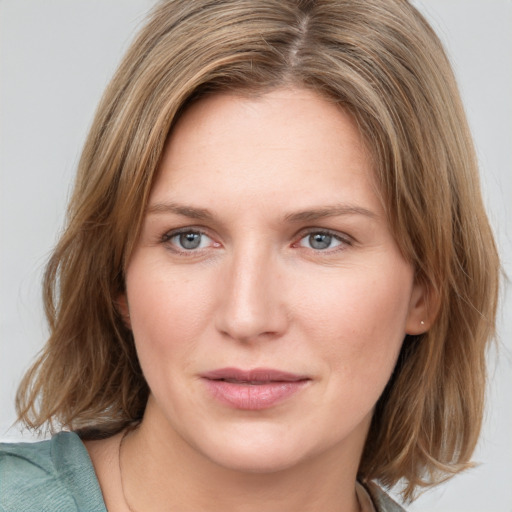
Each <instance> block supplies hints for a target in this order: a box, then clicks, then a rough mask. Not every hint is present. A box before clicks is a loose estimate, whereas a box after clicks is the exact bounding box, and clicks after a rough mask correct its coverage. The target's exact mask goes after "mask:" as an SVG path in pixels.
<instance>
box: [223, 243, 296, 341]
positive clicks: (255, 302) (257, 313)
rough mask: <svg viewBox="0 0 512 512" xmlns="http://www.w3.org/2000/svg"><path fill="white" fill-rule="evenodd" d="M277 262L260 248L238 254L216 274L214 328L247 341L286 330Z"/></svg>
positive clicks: (285, 316)
mask: <svg viewBox="0 0 512 512" xmlns="http://www.w3.org/2000/svg"><path fill="white" fill-rule="evenodd" d="M280 268H281V266H280V262H278V261H277V258H276V257H273V255H272V254H269V251H266V250H264V249H261V248H260V249H259V250H257V249H254V248H253V250H247V251H239V253H238V254H234V255H233V257H232V258H230V260H229V261H226V268H225V269H224V270H225V272H222V275H220V276H219V277H220V281H221V284H220V286H219V294H220V296H219V303H218V304H219V307H218V309H217V314H216V328H217V329H218V331H220V332H221V333H222V334H223V335H224V336H227V337H229V338H231V339H234V340H238V341H242V342H251V341H255V340H262V339H274V338H278V337H280V336H281V335H282V334H284V332H285V331H286V329H287V327H288V315H287V309H286V304H285V301H284V279H283V275H282V272H281V271H280Z"/></svg>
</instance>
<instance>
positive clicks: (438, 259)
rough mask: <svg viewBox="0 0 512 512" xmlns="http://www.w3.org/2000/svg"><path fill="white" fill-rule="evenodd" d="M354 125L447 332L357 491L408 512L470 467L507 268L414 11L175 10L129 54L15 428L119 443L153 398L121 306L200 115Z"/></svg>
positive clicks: (98, 134)
mask: <svg viewBox="0 0 512 512" xmlns="http://www.w3.org/2000/svg"><path fill="white" fill-rule="evenodd" d="M289 85H292V86H297V87H304V88H307V89H311V90H313V91H316V92H317V93H318V94H320V95H322V96H324V97H326V98H329V99H330V100H331V101H334V102H336V103H338V104H339V105H341V106H342V107H343V108H345V109H346V110H347V111H349V112H350V113H351V114H352V115H353V116H354V118H355V120H356V121H357V124H358V126H359V129H360V131H361V133H362V134H363V136H364V138H365V140H366V142H367V146H368V150H369V152H370V153H371V155H372V157H373V162H374V167H375V174H376V179H377V182H378V185H379V191H380V194H381V195H382V200H383V202H384V205H385V207H386V212H387V215H388V220H389V224H390V226H391V229H392V231H393V234H394V236H395V238H396V241H397V243H398V245H399V247H400V249H401V251H402V253H403V255H404V257H405V258H406V259H407V260H409V261H410V262H411V263H412V264H413V265H414V268H415V269H416V279H418V280H421V281H422V282H424V283H425V285H426V286H427V289H428V290H429V294H430V297H431V298H432V297H433V298H435V300H432V308H434V309H435V310H436V311H433V312H432V316H435V321H434V322H433V324H432V325H431V327H430V329H429V330H428V332H426V333H425V334H423V335H420V336H407V337H406V339H405V340H404V344H403V348H402V351H401V354H400V357H399V360H398V363H397V366H396V369H395V371H394V373H393V376H392V378H391V381H390V383H389V384H388V386H387V388H386V389H385V391H384V393H383V395H382V397H381V398H380V400H379V402H378V404H377V406H376V410H375V414H374V418H373V422H372V425H371V428H370V432H369V435H368V439H367V442H366V446H365V450H364V453H363V455H362V459H361V462H360V468H359V478H361V479H363V480H365V479H366V480H369V479H377V480H379V481H380V482H381V483H382V484H384V485H387V486H391V485H393V484H395V483H396V482H398V480H399V479H401V478H404V479H405V481H406V486H405V490H404V496H405V498H411V497H412V496H413V492H414V490H415V488H416V487H417V486H425V485H432V484H434V483H436V482H438V481H439V480H441V479H442V478H446V477H447V476H449V475H451V474H454V473H455V472H457V471H460V470H461V469H463V468H465V467H467V466H468V464H469V459H470V456H471V454H472V452H473V450H474V447H475V444H476V441H477V438H478V434H479V431H480V426H481V419H482V409H483V398H484V389H485V349H486V346H487V344H488V342H489V340H490V339H491V337H492V335H493V332H494V323H495V314H496V302H497V291H498V274H499V261H498V257H497V252H496V248H495V244H494V240H493V236H492V233H491V230H490V227H489V223H488V220H487V217H486V214H485V211H484V207H483V204H482V199H481V195H480V190H479V179H478V172H477V163H476V158H475V152H474V149H473V145H472V141H471V136H470V133H469V129H468V126H467V122H466V119H465V115H464V111H463V108H462V105H461V101H460V98H459V93H458V90H457V86H456V83H455V79H454V76H453V73H452V70H451V68H450V65H449V62H448V60H447V57H446V55H445V53H444V51H443V48H442V45H441V43H440V42H439V40H438V38H437V36H436V35H435V34H434V32H433V31H432V29H431V27H430V26H429V25H428V23H427V22H426V21H425V19H424V18H423V17H422V16H421V15H420V14H419V13H418V11H417V10H416V9H415V8H414V7H413V6H411V5H410V4H409V3H408V2H407V1H405V0H316V1H315V0H258V1H257V2H254V1H253V0H194V1H187V0H169V1H164V2H160V3H159V4H158V5H157V6H156V7H155V9H154V10H153V12H152V15H151V16H150V18H149V21H148V23H147V24H146V26H145V27H144V28H143V29H142V31H141V32H140V34H139V35H138V37H137V39H136V40H135V42H134V43H133V44H132V46H131V48H130V49H129V51H128V52H127V54H126V56H125V58H124V60H123V61H122V63H121V65H120V67H119V69H118V71H117V72H116V74H115V76H114V78H113V80H112V82H111V83H110V85H109V86H108V88H107V90H106V92H105V95H104V97H103V99H102V101H101V103H100V106H99V109H98V111H97V113H96V117H95V120H94V122H93V125H92V128H91V131H90V133H89V136H88V139H87V142H86V144H85V148H84V150H83V154H82V157H81V160H80V163H79V168H78V174H77V179H76V184H75V189H74V193H73V195H72V198H71V201H70V205H69V210H68V221H67V227H66V230H65V232H64V234H63V235H62V237H61V239H60V241H59V243H58V245H57V247H56V249H55V251H54V253H53V255H52V257H51V259H50V261H49V263H48V267H47V270H46V274H45V279H44V300H45V307H46V315H47V317H48V322H49V327H50V337H49V340H48V342H47V344H46V346H45V348H44V350H43V352H42V354H41V355H40V357H39V359H38V360H37V361H36V363H35V364H34V366H33V367H32V368H31V369H30V370H29V371H28V372H27V374H26V376H25V377H24V379H23V381H22V383H21V386H20V388H19V391H18V396H17V408H18V414H19V418H20V420H22V421H23V422H24V423H25V424H26V425H28V426H29V427H32V428H41V427H43V426H44V425H49V426H50V428H53V427H54V426H55V425H60V426H64V427H67V428H70V429H84V428H89V429H90V428H92V427H94V428H96V429H99V430H100V431H103V432H106V433H113V432H115V431H118V430H120V429H121V428H123V427H124V426H125V425H127V424H129V423H131V422H135V421H139V420H140V419H141V417H142V414H143V412H144V407H145V404H146V401H147V398H148V386H147V384H146V382H145V380H144V377H143V375H142V372H141V369H140V367H139V364H138V361H137V355H136V352H135V348H134V343H133V338H132V334H131V332H130V330H129V329H128V328H127V327H126V326H125V324H124V323H123V319H122V317H121V315H120V314H119V312H118V308H117V305H116V301H117V300H118V298H119V296H120V295H121V294H122V293H123V290H124V271H125V269H126V266H127V263H128V262H129V260H130V255H131V253H132V250H133V247H134V244H135V243H136V242H137V239H138V235H139V231H140V227H141V222H142V220H143V218H144V215H145V209H146V205H147V200H148V195H149V192H150V190H151V186H152V183H153V180H154V177H155V172H156V170H157V168H158V165H159V161H160V158H161V155H162V149H163V147H164V144H165V141H166V139H167V137H168V135H169V133H170V131H171V129H172V127H173V125H174V124H175V123H176V121H177V119H178V117H179V116H180V114H181V113H182V112H183V111H184V110H185V109H186V107H187V105H189V104H190V103H191V102H192V101H194V100H195V99H197V98H199V97H201V96H203V95H205V94H215V93H221V92H225V91H243V92H244V93H249V94H251V93H258V92H265V91H266V90H270V89H272V88H275V87H279V86H289Z"/></svg>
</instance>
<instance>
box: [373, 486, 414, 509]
mask: <svg viewBox="0 0 512 512" xmlns="http://www.w3.org/2000/svg"><path fill="white" fill-rule="evenodd" d="M364 488H365V490H366V491H367V492H368V494H369V495H370V497H371V500H372V502H373V505H374V507H375V510H376V511H377V512H406V511H405V509H404V508H403V507H401V506H400V505H399V504H398V503H397V502H396V501H395V500H393V499H392V498H391V497H390V496H389V495H388V494H386V493H385V492H384V491H383V490H382V489H381V488H380V487H379V486H378V485H377V484H376V483H375V482H365V483H364Z"/></svg>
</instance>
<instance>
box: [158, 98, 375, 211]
mask: <svg viewBox="0 0 512 512" xmlns="http://www.w3.org/2000/svg"><path fill="white" fill-rule="evenodd" d="M221 189H229V190H231V191H232V194H233V195H235V196H236V195H238V196H239V197H240V199H242V198H243V197H244V195H245V194H247V193H250V195H252V196H254V195H258V194H262V195H263V194H264V195H265V196H266V197H272V198H273V199H275V200H279V201H283V199H284V198H283V195H284V194H285V193H286V195H287V197H290V195H293V194H296V195H298V194H299V192H300V193H302V196H304V197H307V192H309V194H310V195H311V197H312V198H314V200H315V201H322V202H325V203H333V202H336V201H339V200H341V199H344V200H348V199H350V198H349V197H348V196H350V195H352V196H355V197H358V196H359V197H360V199H364V200H369V199H371V201H372V202H373V201H374V199H375V197H373V196H375V185H374V177H373V171H372V165H371V159H370V156H369V152H368V150H367V148H366V145H365V144H364V141H363V138H362V137H361V134H360V133H359V130H358V128H357V125H356V123H355V121H354V119H353V118H352V116H351V115H350V114H349V113H347V112H346V111H345V110H344V109H342V108H341V107H340V106H339V105H336V104H335V103H334V102H332V101H329V100H328V99H326V98H323V97H322V96H320V95H318V94H316V93H314V92H312V91H309V90H306V89H297V88H283V89H276V90H273V91H271V92H268V93H265V94H261V95H258V96H247V95H235V94H219V95H214V96H209V97H207V98H203V99H201V100H198V101H197V102H195V103H194V104H192V105H191V106H190V107H189V108H188V109H187V110H186V111H185V113H184V114H183V115H182V116H181V118H180V120H179V121H178V123H177V124H176V126H175V127H174V129H173V131H172V133H171V136H170V137H169V139H168V141H167V144H166V147H165V150H164V154H163V158H162V161H161V165H160V168H159V172H158V175H157V179H156V182H155V184H154V187H153V191H152V195H151V202H154V201H160V200H165V199H166V197H167V196H169V195H170V194H171V195H172V194H173V193H179V194H181V193H183V192H187V191H191V190H193V191H194V195H195V199H197V200H201V201H203V202H208V203H210V202H212V201H213V200H214V199H215V194H214V191H219V190H221ZM315 196H316V197H315ZM368 196H372V197H368Z"/></svg>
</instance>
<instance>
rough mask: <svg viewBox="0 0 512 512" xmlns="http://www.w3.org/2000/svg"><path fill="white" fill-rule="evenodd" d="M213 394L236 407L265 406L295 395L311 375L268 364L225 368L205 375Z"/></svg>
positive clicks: (270, 405) (221, 400)
mask: <svg viewBox="0 0 512 512" xmlns="http://www.w3.org/2000/svg"><path fill="white" fill-rule="evenodd" d="M201 377H202V379H203V381H204V383H205V385H206V388H207V389H208V391H209V392H210V393H211V395H212V396H213V397H214V398H215V399H216V400H218V401H219V402H221V403H222V404H224V405H228V406H230V407H234V408H236V409H245V410H261V409H266V408H270V407H273V406H274V405H277V404H278V403H281V402H283V401H285V400H286V399H288V398H291V397H292V396H293V395H294V394H295V393H297V392H299V391H300V390H301V389H303V388H304V387H305V386H306V385H307V384H308V383H309V382H310V381H311V379H310V378H309V377H307V376H305V375H298V374H294V373H289V372H284V371H280V370H274V369H268V368H255V369H252V370H241V369H239V368H221V369H218V370H213V371H210V372H206V373H204V374H202V375H201Z"/></svg>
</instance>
